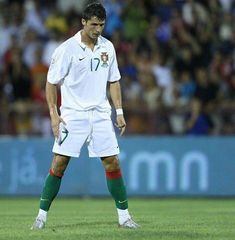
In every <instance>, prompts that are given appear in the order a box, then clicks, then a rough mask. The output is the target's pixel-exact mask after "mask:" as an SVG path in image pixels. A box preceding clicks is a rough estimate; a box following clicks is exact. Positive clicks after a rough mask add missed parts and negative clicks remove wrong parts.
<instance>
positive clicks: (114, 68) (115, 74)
mask: <svg viewBox="0 0 235 240" xmlns="http://www.w3.org/2000/svg"><path fill="white" fill-rule="evenodd" d="M112 49H113V54H112V58H111V61H110V69H109V82H115V81H118V80H120V78H121V75H120V72H119V69H118V63H117V57H116V51H115V49H114V47H113V46H112Z"/></svg>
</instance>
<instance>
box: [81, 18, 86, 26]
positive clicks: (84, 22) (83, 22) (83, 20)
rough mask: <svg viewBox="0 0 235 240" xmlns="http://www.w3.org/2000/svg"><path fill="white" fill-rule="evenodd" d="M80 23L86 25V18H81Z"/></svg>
mask: <svg viewBox="0 0 235 240" xmlns="http://www.w3.org/2000/svg"><path fill="white" fill-rule="evenodd" d="M82 25H83V26H85V25H86V20H85V19H84V18H82Z"/></svg>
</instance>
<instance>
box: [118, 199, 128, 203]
mask: <svg viewBox="0 0 235 240" xmlns="http://www.w3.org/2000/svg"><path fill="white" fill-rule="evenodd" d="M118 202H119V203H124V202H127V199H126V200H124V201H118Z"/></svg>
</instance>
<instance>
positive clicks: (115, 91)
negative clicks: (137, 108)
mask: <svg viewBox="0 0 235 240" xmlns="http://www.w3.org/2000/svg"><path fill="white" fill-rule="evenodd" d="M109 92H110V96H111V99H112V102H113V105H114V107H115V109H122V94H121V87H120V83H119V81H116V82H110V85H109ZM116 121H117V123H116V126H117V127H118V128H119V129H120V130H121V132H120V135H122V134H123V133H124V132H125V129H126V121H125V118H124V115H123V114H117V118H116Z"/></svg>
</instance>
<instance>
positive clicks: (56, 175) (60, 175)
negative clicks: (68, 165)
mask: <svg viewBox="0 0 235 240" xmlns="http://www.w3.org/2000/svg"><path fill="white" fill-rule="evenodd" d="M50 175H51V176H54V177H59V178H62V177H63V174H55V173H54V172H53V171H52V169H50Z"/></svg>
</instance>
